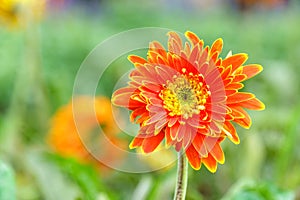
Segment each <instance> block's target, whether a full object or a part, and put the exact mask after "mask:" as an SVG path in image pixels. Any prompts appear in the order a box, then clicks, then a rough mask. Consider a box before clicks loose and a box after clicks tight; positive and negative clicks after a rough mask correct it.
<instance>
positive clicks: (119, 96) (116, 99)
mask: <svg viewBox="0 0 300 200" xmlns="http://www.w3.org/2000/svg"><path fill="white" fill-rule="evenodd" d="M136 90H137V89H135V88H131V87H124V88H120V89H118V90H116V91H115V92H114V94H113V95H112V99H111V101H112V103H113V104H114V105H116V106H121V107H128V106H129V102H130V98H131V96H132V95H133V94H134V93H135V91H136Z"/></svg>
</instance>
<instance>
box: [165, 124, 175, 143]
mask: <svg viewBox="0 0 300 200" xmlns="http://www.w3.org/2000/svg"><path fill="white" fill-rule="evenodd" d="M170 129H171V128H169V127H166V132H165V133H166V140H165V144H166V148H169V147H170V146H171V145H172V144H173V143H174V140H172V138H171V135H170Z"/></svg>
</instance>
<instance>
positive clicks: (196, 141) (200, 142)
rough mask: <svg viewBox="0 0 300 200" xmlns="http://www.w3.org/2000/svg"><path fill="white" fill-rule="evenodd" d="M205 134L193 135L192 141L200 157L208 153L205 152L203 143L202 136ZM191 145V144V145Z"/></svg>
mask: <svg viewBox="0 0 300 200" xmlns="http://www.w3.org/2000/svg"><path fill="white" fill-rule="evenodd" d="M203 137H205V136H202V135H201V134H199V133H198V134H196V135H195V137H194V140H193V142H192V144H193V146H194V148H195V150H196V151H197V152H198V154H199V155H200V156H201V157H207V155H208V152H207V149H206V147H205V145H204V143H203V142H204V138H203ZM191 146H192V145H191Z"/></svg>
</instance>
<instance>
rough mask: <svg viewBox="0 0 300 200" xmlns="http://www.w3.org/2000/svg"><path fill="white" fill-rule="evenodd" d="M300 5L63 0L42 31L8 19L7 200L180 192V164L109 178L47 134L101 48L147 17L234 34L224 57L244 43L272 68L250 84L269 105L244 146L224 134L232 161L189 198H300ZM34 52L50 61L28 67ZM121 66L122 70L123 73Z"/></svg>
mask: <svg viewBox="0 0 300 200" xmlns="http://www.w3.org/2000/svg"><path fill="white" fill-rule="evenodd" d="M245 2H246V3H245ZM299 6H300V5H299V2H298V1H296V0H294V1H292V0H291V1H287V2H286V1H254V0H252V1H229V0H228V1H217V0H215V1H192V0H189V1H171V0H159V1H145V0H142V1H129V0H124V1H118V0H113V1H108V0H106V1H105V0H103V1H101V2H100V1H84V0H81V1H59V0H57V1H54V0H53V1H49V2H48V5H47V7H46V11H45V14H44V17H43V19H41V20H40V21H39V22H38V24H37V25H35V26H34V29H35V31H34V32H35V33H34V34H36V35H33V36H29V37H28V35H27V34H28V31H24V30H22V29H21V28H16V29H15V28H8V27H7V26H4V25H3V26H2V27H1V28H0V47H1V48H0V97H1V98H0V128H1V129H0V130H1V132H0V146H1V148H0V150H1V152H0V153H1V154H0V159H1V163H0V164H1V165H0V199H1V200H2V199H3V200H6V199H7V200H9V199H22V200H23V199H24V200H29V199H101V200H102V199H171V198H172V192H173V187H174V183H173V182H174V181H175V174H176V167H175V166H173V167H170V168H169V169H165V170H163V171H158V172H152V173H146V174H128V173H123V172H117V171H115V172H111V174H110V175H109V176H106V177H105V176H102V175H101V172H99V171H98V170H96V169H95V168H94V167H93V166H90V165H89V164H86V163H85V164H82V163H80V162H78V161H77V160H76V159H71V158H66V157H63V156H60V155H58V154H56V153H53V152H52V151H51V149H50V148H49V147H48V146H47V143H46V142H45V138H46V136H47V133H48V131H49V128H50V120H51V118H52V116H53V115H54V114H55V112H56V111H57V110H58V109H59V108H60V107H61V106H63V105H66V104H67V103H68V102H69V101H70V100H71V98H72V91H73V84H74V80H75V77H76V73H77V71H78V69H79V67H80V65H81V63H82V62H83V60H84V59H85V57H86V56H87V55H88V54H89V52H90V51H91V50H92V49H93V48H94V47H95V46H96V45H97V44H99V43H100V42H102V41H103V40H105V39H106V38H108V37H110V36H112V35H113V34H117V33H119V32H121V31H126V30H129V29H132V28H140V27H162V28H168V29H172V30H175V31H179V32H182V33H184V32H185V31H186V30H190V31H193V32H195V33H196V34H197V35H198V36H199V37H201V38H202V39H204V41H205V43H206V44H209V45H210V44H212V42H213V41H214V40H215V39H217V38H219V37H222V38H223V40H224V50H223V54H222V56H223V57H224V56H226V54H227V52H228V51H230V50H232V51H233V53H239V52H244V53H247V54H248V55H249V60H248V62H247V63H259V64H261V65H263V67H264V71H263V72H262V73H261V74H260V75H258V76H257V77H255V78H253V79H252V80H249V81H247V82H246V87H245V90H247V91H250V92H253V93H255V94H256V96H257V97H258V98H259V99H261V100H262V101H263V102H264V103H265V105H266V110H265V111H262V112H250V115H251V116H252V119H253V125H252V127H251V129H250V130H244V129H241V128H238V133H239V136H240V138H241V144H240V145H234V144H232V143H230V142H229V141H227V140H226V141H225V142H224V144H223V148H224V152H225V157H226V162H225V164H224V165H219V166H218V170H217V172H216V173H215V174H211V173H210V172H208V170H206V169H205V167H202V168H201V170H200V171H193V170H192V169H190V170H189V183H188V191H187V199H191V200H193V199H195V200H196V199H222V198H223V199H249V200H252V199H253V200H260V199H270V200H271V199H300V194H299V193H300V153H299V152H300V147H299V145H298V144H299V142H300V135H299V132H300V125H299V124H300V123H299V122H300V101H299V100H300V93H299V91H300V79H299V77H298V76H299V75H300V64H299V62H298V58H299V56H300V26H299V25H300V7H299ZM29 34H30V33H29ZM26 38H27V39H26ZM28 38H29V39H28ZM30 41H31V42H30ZM32 41H35V42H32ZM149 42H150V41H149ZM29 44H31V45H32V46H30V45H29ZM164 45H166V44H164ZM30 49H31V50H30ZM32 49H35V50H32ZM30 57H35V58H36V59H35V61H32V59H30ZM33 60H34V59H33ZM30 62H36V63H35V64H34V65H36V66H38V67H37V68H30V67H26V66H27V64H28V63H29V64H30ZM99 62H100V61H99ZM122 62H123V63H124V66H128V65H130V64H129V62H128V61H127V60H125V59H123V61H121V63H120V62H118V63H117V64H115V65H117V66H115V67H122ZM31 64H32V63H31ZM112 65H114V63H113V64H112ZM109 76H110V77H111V78H112V80H117V79H118V78H119V76H120V74H117V73H114V71H112V72H110V75H109ZM111 83H112V82H110V80H109V79H108V80H106V83H105V85H106V86H107V87H105V88H102V89H101V88H100V90H101V94H102V95H106V96H107V97H109V98H110V96H111V94H112V92H113V91H112V89H113V87H114V86H113V85H112V84H111ZM11 133H13V134H11ZM11 135H13V136H11Z"/></svg>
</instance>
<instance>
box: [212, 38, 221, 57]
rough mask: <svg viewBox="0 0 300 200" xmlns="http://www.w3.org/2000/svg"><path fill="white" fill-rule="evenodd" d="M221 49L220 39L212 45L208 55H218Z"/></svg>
mask: <svg viewBox="0 0 300 200" xmlns="http://www.w3.org/2000/svg"><path fill="white" fill-rule="evenodd" d="M222 48H223V40H222V38H219V39H217V40H216V41H215V42H214V43H213V44H212V46H211V50H210V54H211V55H213V54H214V53H215V52H218V53H219V54H220V52H221V51H222Z"/></svg>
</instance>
